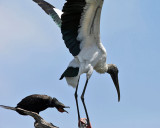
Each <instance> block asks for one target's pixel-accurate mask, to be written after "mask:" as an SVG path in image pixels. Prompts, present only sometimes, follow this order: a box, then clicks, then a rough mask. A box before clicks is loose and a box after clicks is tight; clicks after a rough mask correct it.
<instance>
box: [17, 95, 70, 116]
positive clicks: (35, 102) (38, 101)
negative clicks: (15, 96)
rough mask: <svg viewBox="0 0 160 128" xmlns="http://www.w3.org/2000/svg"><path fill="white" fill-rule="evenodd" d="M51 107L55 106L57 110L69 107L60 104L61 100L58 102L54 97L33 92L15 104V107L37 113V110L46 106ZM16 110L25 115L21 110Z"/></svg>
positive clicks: (61, 110) (60, 110)
mask: <svg viewBox="0 0 160 128" xmlns="http://www.w3.org/2000/svg"><path fill="white" fill-rule="evenodd" d="M53 107H55V108H56V109H57V110H58V111H59V112H67V111H66V110H64V108H69V107H67V106H65V105H64V104H62V103H61V102H59V101H58V100H57V99H56V98H52V97H50V96H47V95H39V94H34V95H30V96H27V97H25V98H24V99H22V100H21V101H20V102H19V103H18V104H17V106H16V107H15V109H16V108H21V109H24V110H27V111H32V112H36V113H38V114H39V112H41V111H43V110H45V109H47V108H53ZM16 111H17V112H18V113H19V114H21V115H26V114H25V113H23V112H22V111H19V110H16Z"/></svg>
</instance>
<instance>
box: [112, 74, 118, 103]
mask: <svg viewBox="0 0 160 128" xmlns="http://www.w3.org/2000/svg"><path fill="white" fill-rule="evenodd" d="M110 75H111V78H112V80H113V83H114V85H115V87H116V90H117V94H118V101H120V89H119V82H118V73H114V74H110Z"/></svg>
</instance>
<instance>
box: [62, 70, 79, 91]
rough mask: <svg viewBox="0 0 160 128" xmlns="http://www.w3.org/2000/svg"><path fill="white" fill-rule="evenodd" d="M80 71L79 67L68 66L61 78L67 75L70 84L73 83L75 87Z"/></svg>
mask: <svg viewBox="0 0 160 128" xmlns="http://www.w3.org/2000/svg"><path fill="white" fill-rule="evenodd" d="M78 73H79V67H68V68H67V69H66V70H65V71H64V73H63V74H62V75H61V77H60V80H62V79H63V78H64V77H65V78H66V81H67V83H68V85H71V86H72V87H74V88H75V87H76V86H77V83H78V79H79V77H78Z"/></svg>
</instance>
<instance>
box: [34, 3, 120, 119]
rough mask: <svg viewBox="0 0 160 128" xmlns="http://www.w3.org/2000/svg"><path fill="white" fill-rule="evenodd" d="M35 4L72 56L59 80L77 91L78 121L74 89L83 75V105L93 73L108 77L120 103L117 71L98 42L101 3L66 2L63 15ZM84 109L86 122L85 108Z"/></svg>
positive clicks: (43, 5) (55, 10) (47, 7)
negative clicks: (56, 27) (50, 20)
mask: <svg viewBox="0 0 160 128" xmlns="http://www.w3.org/2000/svg"><path fill="white" fill-rule="evenodd" d="M34 1H35V2H37V3H38V4H39V5H40V6H41V7H42V8H43V9H44V11H45V12H46V13H47V14H49V15H51V16H52V18H53V20H54V21H55V22H56V23H57V24H58V25H59V27H60V28H61V32H62V35H63V40H64V42H65V45H66V47H67V48H68V49H69V51H70V53H71V54H72V55H73V56H74V59H73V60H72V61H71V62H70V63H69V65H68V68H67V69H66V70H65V72H64V73H63V74H62V76H61V78H60V79H63V78H64V77H65V78H66V81H67V83H68V84H69V85H71V86H72V87H76V92H75V98H76V103H77V111H78V118H79V119H80V114H79V108H78V102H77V89H78V84H79V79H80V76H81V74H83V73H86V79H87V80H86V83H85V87H84V90H83V93H82V95H81V99H82V102H83V104H84V93H85V90H86V87H87V83H88V80H89V79H90V77H91V75H92V73H93V71H94V70H95V71H96V72H98V73H109V74H110V75H111V78H112V80H113V82H114V84H115V87H116V89H117V93H118V100H120V90H119V82H118V68H117V67H116V66H115V65H114V64H107V63H106V56H107V54H106V50H105V48H104V46H103V44H102V43H101V41H100V16H101V10H102V5H103V0H66V1H67V2H66V3H65V5H64V7H63V10H62V11H63V13H62V12H61V11H60V10H57V9H56V8H54V6H52V5H50V4H49V3H47V2H45V1H43V0H34ZM57 16H58V18H57ZM84 108H85V112H86V115H87V119H88V120H89V117H88V113H87V110H86V107H85V104H84Z"/></svg>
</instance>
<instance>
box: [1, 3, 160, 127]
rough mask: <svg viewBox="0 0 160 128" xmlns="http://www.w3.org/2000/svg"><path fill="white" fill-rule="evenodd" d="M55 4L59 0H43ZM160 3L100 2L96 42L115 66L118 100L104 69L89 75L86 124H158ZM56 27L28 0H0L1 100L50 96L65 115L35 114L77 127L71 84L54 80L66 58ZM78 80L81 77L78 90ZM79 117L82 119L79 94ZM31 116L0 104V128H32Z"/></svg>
mask: <svg viewBox="0 0 160 128" xmlns="http://www.w3.org/2000/svg"><path fill="white" fill-rule="evenodd" d="M48 2H50V3H51V4H53V5H54V6H56V7H57V8H59V9H61V8H62V6H63V4H64V3H65V0H61V1H58V0H48ZM159 14H160V1H159V0H104V5H103V9H102V16H101V41H102V43H103V45H104V46H105V48H106V50H107V63H114V64H116V65H117V67H118V68H119V84H120V90H121V101H120V102H119V103H118V102H117V93H116V89H115V87H114V84H113V82H112V80H111V78H110V76H109V75H108V74H103V75H100V74H98V73H96V72H94V73H93V75H92V77H91V79H90V81H89V83H88V87H87V90H86V95H85V101H86V106H87V109H88V113H89V117H90V120H91V124H92V127H93V128H100V127H102V128H159V127H160V100H159V99H160V81H159V76H160V68H159V65H160V39H159V37H160V15H159ZM72 58H73V57H72V55H71V54H70V53H69V51H68V49H67V48H66V47H65V45H64V42H63V40H62V35H61V32H60V29H59V28H58V27H57V26H56V24H55V23H54V22H53V21H52V19H51V18H50V17H49V16H48V15H47V14H45V12H44V11H43V10H42V9H41V8H40V7H39V6H38V5H37V4H35V3H34V2H33V1H32V0H25V1H22V0H15V1H13V0H10V1H7V0H0V104H2V105H8V106H12V107H14V106H16V104H17V103H18V102H19V101H20V100H21V99H22V98H24V97H26V96H28V95H31V94H46V95H49V96H52V97H56V98H57V99H58V100H59V101H61V102H62V103H64V104H65V105H67V106H70V107H71V108H70V109H69V110H68V112H69V114H66V113H59V112H58V111H57V110H56V109H52V108H50V109H47V110H45V111H43V112H41V113H40V115H41V116H42V117H43V118H44V119H45V120H46V121H48V122H52V123H53V124H54V125H56V126H59V127H60V128H76V127H77V125H78V123H77V122H78V119H77V112H76V103H75V99H74V92H75V89H73V88H72V87H70V86H68V85H67V83H66V81H65V79H64V80H62V81H60V80H59V78H60V76H61V74H62V73H63V71H64V70H65V69H66V67H67V66H68V64H69V62H70V61H71V60H72ZM84 83H85V75H82V77H81V80H80V85H79V90H78V95H79V96H80V95H81V92H82V90H83V87H84ZM79 105H80V111H81V117H85V113H84V109H83V106H82V103H81V100H80V98H79ZM33 123H34V120H33V119H32V118H31V117H29V116H21V115H19V114H17V113H16V112H14V111H11V110H5V109H3V108H0V128H11V127H12V128H33V127H34V126H33Z"/></svg>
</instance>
